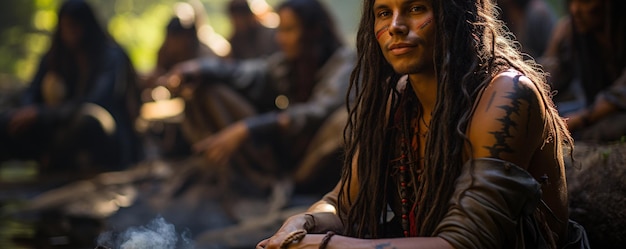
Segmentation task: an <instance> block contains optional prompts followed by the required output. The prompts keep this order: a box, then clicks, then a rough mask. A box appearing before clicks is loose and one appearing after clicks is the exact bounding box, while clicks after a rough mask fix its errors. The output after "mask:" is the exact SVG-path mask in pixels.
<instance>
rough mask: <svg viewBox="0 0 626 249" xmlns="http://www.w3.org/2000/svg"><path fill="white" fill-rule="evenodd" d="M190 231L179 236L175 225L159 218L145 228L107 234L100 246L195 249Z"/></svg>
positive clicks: (99, 238) (121, 248)
mask: <svg viewBox="0 0 626 249" xmlns="http://www.w3.org/2000/svg"><path fill="white" fill-rule="evenodd" d="M190 237H191V236H190V234H189V232H188V231H183V233H182V234H181V235H180V236H179V235H178V233H177V232H176V228H175V226H174V225H173V224H170V223H167V222H166V221H165V219H164V218H163V217H157V218H155V219H154V220H152V221H150V222H149V223H148V224H147V225H145V226H140V227H131V228H128V229H127V230H126V231H124V232H122V233H119V234H116V233H113V232H106V233H103V234H101V235H100V236H98V241H97V242H98V245H103V246H107V247H109V248H111V249H193V243H192V242H191V239H190Z"/></svg>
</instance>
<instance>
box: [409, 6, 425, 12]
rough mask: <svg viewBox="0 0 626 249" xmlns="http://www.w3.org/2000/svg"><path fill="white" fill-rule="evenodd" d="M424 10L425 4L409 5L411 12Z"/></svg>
mask: <svg viewBox="0 0 626 249" xmlns="http://www.w3.org/2000/svg"><path fill="white" fill-rule="evenodd" d="M424 10H426V7H425V6H420V5H418V6H413V7H411V12H421V11H424Z"/></svg>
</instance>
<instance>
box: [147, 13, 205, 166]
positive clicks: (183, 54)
mask: <svg viewBox="0 0 626 249" xmlns="http://www.w3.org/2000/svg"><path fill="white" fill-rule="evenodd" d="M180 16H181V17H179V15H176V16H174V17H172V18H171V19H170V21H169V22H168V23H167V26H166V28H165V38H164V40H163V43H162V45H161V47H160V48H159V51H158V54H157V62H156V67H155V69H154V70H153V71H152V72H151V73H150V74H149V75H148V76H147V77H146V78H145V79H144V80H143V83H142V88H143V93H142V99H143V101H144V102H151V101H153V99H152V91H153V88H154V87H156V86H157V85H158V84H157V83H156V81H157V80H158V79H159V77H161V76H163V75H165V74H166V73H167V72H168V71H169V70H171V69H172V68H173V67H174V66H175V65H176V64H178V63H181V62H183V61H187V60H192V59H197V58H204V57H217V55H216V54H215V52H213V50H212V49H211V48H209V47H208V46H207V45H205V44H204V43H202V42H201V41H200V39H199V38H198V33H197V28H196V19H195V17H193V16H192V17H186V16H183V15H180ZM198 108H200V107H198V106H194V105H189V106H188V107H187V113H186V115H187V116H189V117H190V118H197V117H192V116H193V113H198V111H195V109H198ZM170 112H175V111H170ZM162 115H163V116H164V117H166V118H164V120H161V119H157V120H152V119H151V118H150V117H142V118H147V119H150V120H151V123H150V125H149V129H147V130H146V131H144V132H145V133H146V136H149V137H151V138H152V139H150V141H151V142H153V143H154V144H155V145H156V148H157V149H158V156H160V157H165V158H176V157H181V156H188V155H189V154H190V149H189V145H188V144H186V141H185V140H184V139H183V138H182V134H181V132H180V127H179V124H178V123H176V122H170V121H166V120H168V118H169V117H170V115H167V114H166V113H164V114H162Z"/></svg>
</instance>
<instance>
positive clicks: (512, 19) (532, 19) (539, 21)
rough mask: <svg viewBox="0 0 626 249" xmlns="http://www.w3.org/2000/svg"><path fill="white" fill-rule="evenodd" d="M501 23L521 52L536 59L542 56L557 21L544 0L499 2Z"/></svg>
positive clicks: (502, 0)
mask: <svg viewBox="0 0 626 249" xmlns="http://www.w3.org/2000/svg"><path fill="white" fill-rule="evenodd" d="M498 5H499V6H500V7H501V9H502V21H504V22H505V23H506V25H507V27H508V28H509V29H510V30H511V33H513V35H515V37H516V40H518V41H519V43H520V45H521V51H522V52H524V53H527V54H528V55H530V56H531V57H533V58H535V59H537V58H539V57H541V55H543V53H544V51H545V49H546V47H547V46H548V41H549V40H550V35H551V34H552V29H553V28H554V25H555V24H556V21H557V16H556V14H555V13H554V10H553V9H552V8H551V7H550V5H549V4H548V3H547V2H546V1H545V0H500V1H498Z"/></svg>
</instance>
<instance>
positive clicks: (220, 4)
mask: <svg viewBox="0 0 626 249" xmlns="http://www.w3.org/2000/svg"><path fill="white" fill-rule="evenodd" d="M87 1H88V2H89V3H90V4H91V5H92V7H93V9H94V11H95V12H96V15H97V17H98V18H99V19H100V21H101V24H102V25H103V27H104V28H107V29H108V31H109V33H111V36H112V37H113V38H114V39H115V40H116V41H117V42H118V43H119V44H120V45H121V46H122V47H124V48H125V49H126V51H127V52H128V54H129V56H130V57H131V60H132V61H133V64H134V65H135V67H136V68H137V70H138V71H139V72H140V73H146V72H149V71H150V70H151V69H152V68H153V67H154V65H155V63H156V54H157V51H158V48H159V47H160V46H161V43H162V41H163V36H164V30H165V25H166V24H167V22H168V21H169V19H170V18H171V17H172V16H173V13H174V12H173V6H174V4H175V3H177V2H179V1H177V0H87ZM191 1H198V2H199V3H200V4H201V5H202V6H203V7H204V11H205V12H206V17H205V20H204V21H205V22H207V23H208V24H209V25H211V26H212V27H213V29H214V30H215V32H217V33H218V34H221V35H222V36H224V37H228V36H229V35H230V33H231V29H232V28H231V25H230V20H229V19H228V16H227V14H226V12H225V9H226V4H227V3H228V1H229V0H191ZM322 1H323V2H324V3H325V4H326V6H328V7H329V10H330V11H331V12H333V14H334V15H335V17H336V18H335V19H336V21H337V22H338V23H339V24H340V27H338V29H339V30H340V31H341V32H343V34H345V37H346V42H347V43H348V44H354V42H353V41H352V37H353V36H354V33H356V25H357V22H358V19H359V15H360V2H361V0H342V1H333V0H322ZM180 2H187V0H181V1H180ZM266 2H267V3H268V4H269V5H270V6H276V5H278V4H279V3H280V2H282V0H266ZM61 3H62V0H0V54H1V55H2V56H0V89H1V88H2V87H3V86H5V87H6V86H7V85H13V86H15V85H17V86H24V85H26V84H27V83H28V81H29V80H30V79H31V78H32V76H33V74H34V72H35V70H36V69H37V68H36V67H37V66H38V64H39V60H40V58H41V56H42V55H43V53H45V52H46V51H47V49H48V48H49V46H50V37H51V34H52V33H53V32H54V30H55V29H56V25H57V23H56V22H57V11H58V7H59V6H60V4H61Z"/></svg>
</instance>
